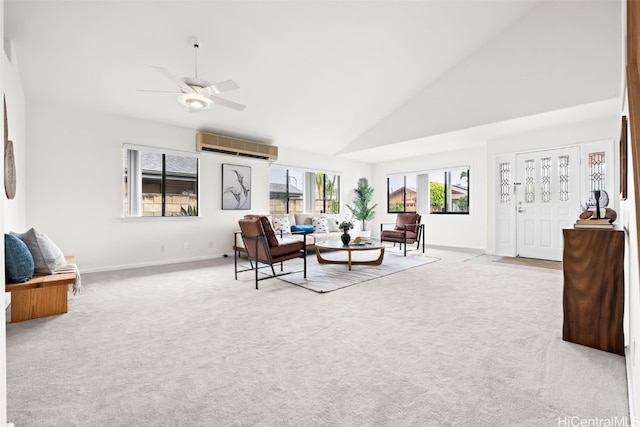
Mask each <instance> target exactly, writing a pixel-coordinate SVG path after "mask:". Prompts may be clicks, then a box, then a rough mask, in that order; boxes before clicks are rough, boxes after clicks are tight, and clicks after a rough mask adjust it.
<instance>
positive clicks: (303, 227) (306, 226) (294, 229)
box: [291, 224, 316, 233]
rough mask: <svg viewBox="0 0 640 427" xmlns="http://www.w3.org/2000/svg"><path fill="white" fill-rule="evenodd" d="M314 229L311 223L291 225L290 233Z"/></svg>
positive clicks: (306, 231)
mask: <svg viewBox="0 0 640 427" xmlns="http://www.w3.org/2000/svg"><path fill="white" fill-rule="evenodd" d="M315 230H316V229H315V228H314V227H313V225H311V224H303V225H292V226H291V232H292V233H313V232H314V231H315Z"/></svg>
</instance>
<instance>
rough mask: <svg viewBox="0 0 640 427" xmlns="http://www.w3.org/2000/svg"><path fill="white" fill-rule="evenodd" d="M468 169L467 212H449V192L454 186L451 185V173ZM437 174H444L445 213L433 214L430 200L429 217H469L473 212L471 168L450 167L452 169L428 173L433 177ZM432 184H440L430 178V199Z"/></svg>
mask: <svg viewBox="0 0 640 427" xmlns="http://www.w3.org/2000/svg"><path fill="white" fill-rule="evenodd" d="M464 168H466V173H467V210H466V211H462V212H461V211H448V210H447V207H448V206H449V204H450V203H449V200H448V197H447V196H448V195H449V193H450V191H448V188H449V187H450V186H451V185H452V184H451V171H452V170H458V169H464ZM437 172H442V173H443V174H444V209H445V210H444V211H442V212H432V211H431V200H429V215H469V214H470V212H471V166H466V165H465V166H456V167H450V168H444V169H438V170H431V171H428V172H427V174H429V176H431V174H433V173H437ZM431 182H439V181H432V180H431V178H429V197H431Z"/></svg>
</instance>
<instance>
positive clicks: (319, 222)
mask: <svg viewBox="0 0 640 427" xmlns="http://www.w3.org/2000/svg"><path fill="white" fill-rule="evenodd" d="M311 224H312V225H313V228H314V229H315V231H316V233H328V232H329V225H328V224H327V218H325V217H317V216H314V217H313V218H311Z"/></svg>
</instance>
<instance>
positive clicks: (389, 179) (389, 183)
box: [387, 174, 418, 214]
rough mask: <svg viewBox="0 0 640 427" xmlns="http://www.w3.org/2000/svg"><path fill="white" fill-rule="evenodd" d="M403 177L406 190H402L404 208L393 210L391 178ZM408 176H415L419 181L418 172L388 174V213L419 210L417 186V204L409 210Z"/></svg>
mask: <svg viewBox="0 0 640 427" xmlns="http://www.w3.org/2000/svg"><path fill="white" fill-rule="evenodd" d="M400 176H401V177H402V187H400V188H404V191H403V192H402V208H403V209H402V210H391V203H390V202H391V200H390V196H391V178H392V177H400ZM407 176H413V177H414V179H415V182H416V187H417V182H418V174H391V175H388V176H387V213H388V214H399V213H416V212H418V204H417V197H418V194H417V188H416V206H415V207H414V209H413V210H407Z"/></svg>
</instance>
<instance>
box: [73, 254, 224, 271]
mask: <svg viewBox="0 0 640 427" xmlns="http://www.w3.org/2000/svg"><path fill="white" fill-rule="evenodd" d="M228 256H229V255H228V254H219V255H203V256H198V257H190V258H180V259H170V260H162V261H151V262H141V263H136V264H121V265H113V266H109V267H98V268H83V269H81V270H80V273H81V274H82V273H101V272H103V271H117V270H127V269H130V268H142V267H155V266H158V265H171V264H181V263H183V262H193V261H205V260H208V259H211V260H213V259H220V258H226V257H228ZM231 256H232V257H233V253H231Z"/></svg>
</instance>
